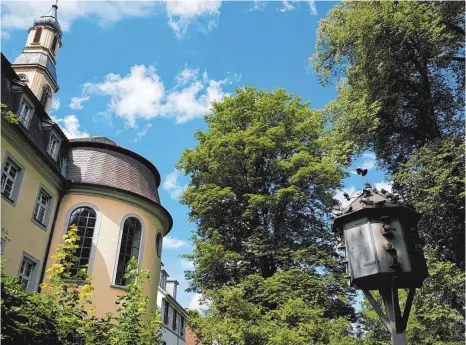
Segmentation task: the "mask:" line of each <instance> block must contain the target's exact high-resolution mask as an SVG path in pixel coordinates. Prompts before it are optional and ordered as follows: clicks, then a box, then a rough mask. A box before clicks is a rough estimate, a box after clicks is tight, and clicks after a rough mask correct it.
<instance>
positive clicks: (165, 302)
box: [162, 298, 173, 328]
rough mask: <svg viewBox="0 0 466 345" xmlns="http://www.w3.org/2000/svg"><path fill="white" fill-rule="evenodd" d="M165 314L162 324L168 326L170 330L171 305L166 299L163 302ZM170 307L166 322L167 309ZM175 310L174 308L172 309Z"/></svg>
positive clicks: (163, 314)
mask: <svg viewBox="0 0 466 345" xmlns="http://www.w3.org/2000/svg"><path fill="white" fill-rule="evenodd" d="M162 301H163V313H162V322H163V324H164V325H165V326H167V327H168V328H170V303H168V301H167V299H166V298H164V299H163V300H162ZM167 306H168V308H167V322H165V308H166V307H167ZM172 309H173V307H172Z"/></svg>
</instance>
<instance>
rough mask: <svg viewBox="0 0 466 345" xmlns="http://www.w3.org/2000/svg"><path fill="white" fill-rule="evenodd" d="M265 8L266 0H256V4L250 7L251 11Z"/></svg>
mask: <svg viewBox="0 0 466 345" xmlns="http://www.w3.org/2000/svg"><path fill="white" fill-rule="evenodd" d="M264 8H265V1H258V0H254V6H252V7H251V8H250V9H249V12H252V11H262V10H264Z"/></svg>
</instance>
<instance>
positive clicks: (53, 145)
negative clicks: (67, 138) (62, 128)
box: [47, 134, 60, 161]
mask: <svg viewBox="0 0 466 345" xmlns="http://www.w3.org/2000/svg"><path fill="white" fill-rule="evenodd" d="M59 149H60V140H58V138H57V137H56V136H55V135H54V134H52V135H50V141H49V147H48V148H47V153H48V154H49V155H50V157H52V159H53V160H54V161H56V160H57V157H58V151H59Z"/></svg>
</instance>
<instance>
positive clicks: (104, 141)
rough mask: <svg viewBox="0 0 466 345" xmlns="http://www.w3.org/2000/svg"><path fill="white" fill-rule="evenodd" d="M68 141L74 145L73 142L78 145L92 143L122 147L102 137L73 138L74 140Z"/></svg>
mask: <svg viewBox="0 0 466 345" xmlns="http://www.w3.org/2000/svg"><path fill="white" fill-rule="evenodd" d="M69 141H70V143H74V142H78V143H81V142H92V143H102V144H109V145H115V146H119V147H122V146H120V145H118V144H117V143H116V142H114V141H113V140H110V139H109V138H107V137H104V136H97V137H87V138H75V139H69Z"/></svg>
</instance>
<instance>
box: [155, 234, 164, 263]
mask: <svg viewBox="0 0 466 345" xmlns="http://www.w3.org/2000/svg"><path fill="white" fill-rule="evenodd" d="M162 247H163V235H162V233H161V232H160V231H158V232H157V235H156V236H155V251H156V253H157V256H158V257H159V258H161V257H162Z"/></svg>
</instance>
